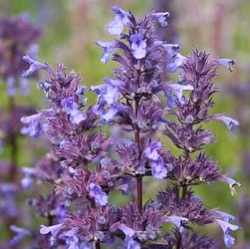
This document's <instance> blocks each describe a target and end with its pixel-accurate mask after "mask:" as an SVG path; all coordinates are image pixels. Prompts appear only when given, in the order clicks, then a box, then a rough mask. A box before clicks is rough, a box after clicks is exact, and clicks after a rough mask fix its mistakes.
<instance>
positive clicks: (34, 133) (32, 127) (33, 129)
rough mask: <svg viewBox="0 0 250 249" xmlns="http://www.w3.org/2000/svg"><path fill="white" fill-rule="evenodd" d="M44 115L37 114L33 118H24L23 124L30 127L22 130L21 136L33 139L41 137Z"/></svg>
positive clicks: (22, 119)
mask: <svg viewBox="0 0 250 249" xmlns="http://www.w3.org/2000/svg"><path fill="white" fill-rule="evenodd" d="M41 116H42V113H37V114H34V115H31V116H27V117H22V118H21V122H22V123H24V124H28V127H22V128H21V134H23V135H29V136H31V137H39V136H40V134H41V132H42V125H41V123H40V119H41Z"/></svg>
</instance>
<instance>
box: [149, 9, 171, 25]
mask: <svg viewBox="0 0 250 249" xmlns="http://www.w3.org/2000/svg"><path fill="white" fill-rule="evenodd" d="M153 16H155V17H156V18H157V21H158V22H159V23H160V24H161V26H162V27H167V26H168V22H167V20H166V19H167V18H168V17H169V16H170V14H169V13H168V12H158V13H153Z"/></svg>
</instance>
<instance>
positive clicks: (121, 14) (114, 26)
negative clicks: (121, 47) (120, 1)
mask: <svg viewBox="0 0 250 249" xmlns="http://www.w3.org/2000/svg"><path fill="white" fill-rule="evenodd" d="M112 10H113V11H114V12H115V14H116V15H115V18H114V20H113V21H111V22H110V23H109V26H108V31H109V33H110V34H111V35H118V36H120V35H121V33H122V32H123V28H124V25H126V24H127V23H128V22H129V17H130V16H131V15H130V13H128V12H126V11H124V10H122V9H120V8H119V7H116V6H114V7H113V8H112Z"/></svg>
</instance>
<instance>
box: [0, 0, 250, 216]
mask: <svg viewBox="0 0 250 249" xmlns="http://www.w3.org/2000/svg"><path fill="white" fill-rule="evenodd" d="M113 5H119V6H120V7H122V8H123V9H126V10H131V11H133V13H134V14H135V15H136V16H139V15H141V14H143V13H146V12H147V11H148V10H150V9H152V8H153V5H154V1H150V0H144V1H133V0H119V1H118V0H105V1H101V0H91V1H89V0H74V1H70V0H60V1H58V0H42V1H41V0H8V1H7V0H0V15H16V14H20V13H22V12H27V13H29V14H30V16H31V17H32V19H33V20H34V22H35V23H36V24H37V25H39V26H40V27H41V28H42V30H43V35H42V40H41V44H40V60H42V61H46V62H47V63H49V64H51V65H53V66H55V65H56V63H57V62H62V63H64V64H65V65H66V66H67V68H68V70H73V69H74V70H75V71H76V72H77V73H80V74H81V75H82V77H83V83H84V84H86V85H94V84H101V83H102V79H103V77H105V76H107V75H112V69H113V68H114V67H115V64H114V63H109V64H107V65H103V64H101V62H100V56H101V53H102V51H101V49H100V48H98V47H97V46H96V45H95V42H96V41H98V40H102V41H109V40H111V39H112V37H111V36H110V35H109V34H108V33H107V25H108V22H109V21H110V20H111V19H112V18H113V13H112V11H111V7H112V6H113ZM174 7H175V15H174V16H173V17H172V19H171V22H174V23H175V27H176V29H177V30H176V33H177V38H176V41H177V42H178V43H179V44H180V45H181V48H182V51H181V53H182V54H189V53H190V50H191V49H192V48H194V47H195V48H198V49H200V50H207V51H209V52H210V53H211V56H212V57H219V58H234V59H235V60H236V63H237V66H236V69H235V71H234V72H233V73H230V72H229V71H227V70H226V69H224V68H222V69H220V71H221V75H220V76H219V77H218V78H217V80H218V84H217V86H218V87H219V89H220V92H219V93H218V94H217V98H216V100H215V103H216V105H215V109H214V112H222V113H223V114H225V115H228V116H232V117H237V109H236V108H235V101H237V99H235V98H234V99H233V100H232V96H231V95H230V94H229V93H228V92H226V90H225V88H226V86H227V85H229V84H232V85H236V86H237V85H239V84H240V82H243V81H249V84H250V61H249V58H250V32H249V27H250V19H249V15H250V1H249V0H238V1H234V0H186V1H181V0H176V1H175V3H174ZM170 14H171V13H170ZM171 22H170V26H171ZM167 41H168V40H167ZM4 95H5V93H4V91H3V90H2V87H1V93H0V98H1V100H2V99H4ZM20 101H21V102H24V103H25V102H31V103H34V105H35V106H43V107H44V102H43V101H42V98H41V94H39V93H38V91H37V90H36V83H35V82H34V85H33V86H32V94H31V95H30V96H28V97H27V98H26V99H24V100H20ZM92 101H93V97H91V98H90V102H92ZM1 105H3V104H1ZM239 108H240V107H239ZM208 127H210V128H211V129H212V130H213V131H214V133H215V134H216V135H217V142H216V144H212V145H210V146H208V148H207V152H208V154H210V155H211V156H212V157H213V158H214V160H215V161H216V162H218V164H219V165H221V167H222V170H223V171H224V172H228V173H230V176H232V177H233V178H236V179H237V180H239V181H240V175H241V173H240V167H241V160H242V158H241V154H242V153H241V149H242V148H243V146H242V144H243V140H244V139H243V138H241V137H239V136H238V135H239V134H238V132H237V130H236V131H234V132H232V133H231V132H229V131H228V130H227V129H226V127H225V126H224V125H223V124H221V123H213V124H211V123H209V124H208ZM30 142H31V141H29V142H28V143H30ZM32 143H34V142H32ZM166 144H168V143H167V142H166ZM243 149H244V148H243ZM245 149H246V150H249V151H250V148H245ZM39 154H40V155H41V154H42V153H41V152H40V153H39ZM23 155H26V156H27V157H31V158H32V160H30V159H26V160H24V161H25V162H27V163H28V162H30V163H31V162H32V161H34V160H35V158H34V157H35V156H34V151H31V152H29V151H28V152H27V153H25V154H23ZM23 155H22V156H23ZM146 181H147V182H148V179H146ZM163 185H164V184H163ZM159 188H161V189H163V188H164V186H162V185H161V186H159V184H155V183H154V184H153V185H152V188H151V189H152V190H150V191H147V197H154V196H152V194H153V192H154V191H155V190H156V189H159ZM243 188H244V186H243ZM248 190H250V189H248ZM151 191H152V193H151ZM196 191H197V193H198V194H201V196H203V197H204V200H205V202H206V203H207V204H208V206H209V207H214V206H217V207H220V208H221V209H222V210H224V211H226V212H231V213H233V214H235V206H236V198H235V197H232V196H230V191H229V189H228V187H227V186H226V185H223V184H221V183H220V184H214V185H213V186H207V185H206V186H203V187H201V188H200V187H199V189H196ZM238 192H240V190H239V191H238ZM246 192H247V191H246ZM114 196H115V197H114V199H116V194H114ZM232 203H234V205H233V206H232Z"/></svg>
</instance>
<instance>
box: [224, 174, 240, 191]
mask: <svg viewBox="0 0 250 249" xmlns="http://www.w3.org/2000/svg"><path fill="white" fill-rule="evenodd" d="M221 180H222V181H224V182H226V183H227V184H228V185H229V188H230V190H231V194H232V195H235V194H236V190H235V186H238V187H239V188H240V187H241V184H240V183H239V182H236V181H235V180H234V179H232V178H230V177H227V176H225V175H223V176H222V177H221Z"/></svg>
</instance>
